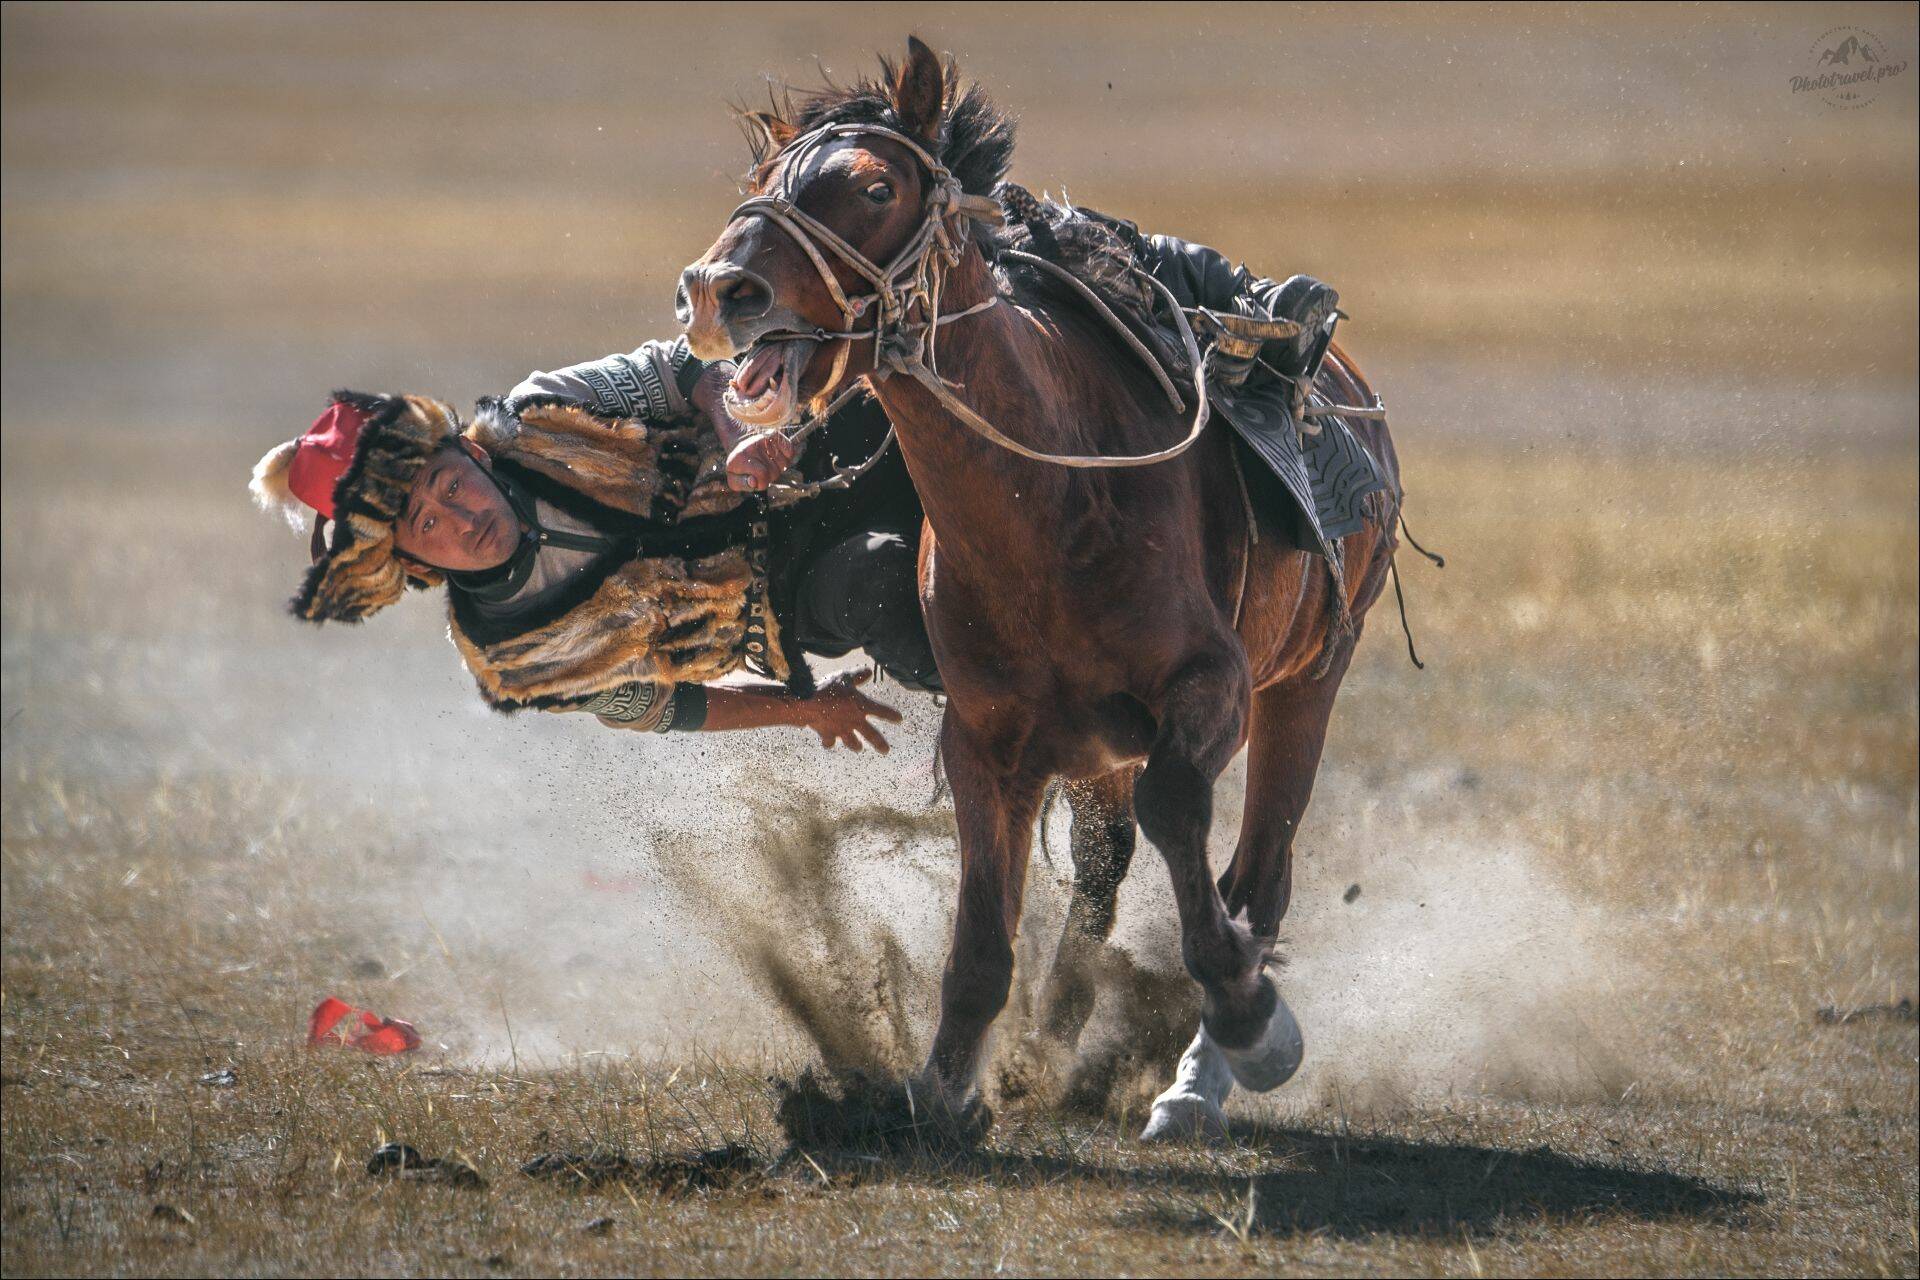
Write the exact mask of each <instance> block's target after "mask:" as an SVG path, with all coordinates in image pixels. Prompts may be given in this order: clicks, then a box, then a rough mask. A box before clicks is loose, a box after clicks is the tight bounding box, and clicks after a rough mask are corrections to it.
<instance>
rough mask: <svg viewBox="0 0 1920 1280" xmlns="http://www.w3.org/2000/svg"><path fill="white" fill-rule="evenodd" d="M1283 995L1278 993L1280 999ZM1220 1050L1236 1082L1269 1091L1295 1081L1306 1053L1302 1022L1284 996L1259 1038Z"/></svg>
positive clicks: (1275, 1007)
mask: <svg viewBox="0 0 1920 1280" xmlns="http://www.w3.org/2000/svg"><path fill="white" fill-rule="evenodd" d="M1279 994H1280V993H1279V992H1278V991H1277V990H1276V991H1275V992H1274V995H1275V997H1276V998H1278V997H1279ZM1219 1049H1220V1056H1221V1057H1223V1058H1225V1059H1226V1060H1227V1070H1229V1071H1231V1072H1232V1073H1233V1082H1234V1083H1235V1084H1237V1085H1239V1086H1240V1087H1241V1088H1242V1089H1246V1090H1249V1091H1250V1092H1253V1093H1267V1092H1269V1091H1270V1090H1273V1089H1278V1088H1279V1087H1280V1086H1281V1085H1283V1084H1285V1083H1286V1082H1287V1081H1289V1080H1291V1079H1292V1078H1293V1073H1294V1072H1296V1071H1298V1070H1299V1069H1300V1059H1301V1058H1302V1057H1303V1056H1305V1054H1306V1045H1305V1043H1304V1042H1303V1041H1302V1040H1301V1038H1300V1024H1299V1023H1298V1022H1295V1021H1294V1018H1293V1010H1291V1009H1289V1008H1287V1002H1286V1001H1285V1000H1284V999H1280V1000H1279V1001H1278V1003H1276V1004H1275V1005H1274V1006H1273V1016H1272V1017H1271V1018H1268V1019H1267V1026H1266V1029H1265V1030H1264V1031H1262V1032H1261V1033H1260V1038H1259V1039H1258V1040H1255V1041H1254V1042H1253V1043H1252V1044H1250V1045H1248V1046H1247V1047H1246V1048H1244V1049H1229V1048H1227V1047H1226V1046H1225V1045H1221V1046H1219Z"/></svg>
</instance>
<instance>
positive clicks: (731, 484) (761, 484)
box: [727, 431, 797, 493]
mask: <svg viewBox="0 0 1920 1280" xmlns="http://www.w3.org/2000/svg"><path fill="white" fill-rule="evenodd" d="M796 452H797V450H795V449H794V447H793V441H791V440H789V439H787V437H786V436H785V435H783V434H781V433H780V432H778V431H768V432H765V433H763V434H761V435H757V436H751V437H749V438H747V439H745V440H742V441H741V442H740V443H739V444H737V445H735V446H734V447H733V452H731V453H729V454H728V455H727V488H729V489H732V490H733V491H734V492H735V493H760V492H762V491H763V490H765V489H766V488H767V486H768V485H770V484H772V483H773V482H774V481H775V480H778V479H779V478H780V476H781V475H782V473H784V472H785V471H786V469H787V468H788V467H790V466H792V465H793V459H794V455H795V453H796Z"/></svg>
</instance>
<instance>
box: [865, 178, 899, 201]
mask: <svg viewBox="0 0 1920 1280" xmlns="http://www.w3.org/2000/svg"><path fill="white" fill-rule="evenodd" d="M866 196H867V199H869V200H871V201H873V202H874V203H875V204H885V203H886V202H887V201H889V200H891V199H893V184H892V183H890V182H876V183H874V184H873V185H872V186H870V187H868V188H867V190H866Z"/></svg>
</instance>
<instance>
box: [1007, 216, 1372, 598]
mask: <svg viewBox="0 0 1920 1280" xmlns="http://www.w3.org/2000/svg"><path fill="white" fill-rule="evenodd" d="M999 194H1000V197H1001V202H1002V203H1003V204H1004V205H1005V206H1006V207H1007V209H1008V211H1009V212H1010V213H1011V214H1013V219H1012V220H1011V225H1010V227H1009V229H1008V232H1007V233H1006V241H1005V244H1006V247H1007V248H1011V249H1014V250H1015V251H1016V252H1015V254H1014V255H1013V256H1014V258H1016V259H1018V258H1022V257H1031V258H1039V259H1042V260H1043V261H1044V262H1048V263H1052V264H1054V265H1056V266H1057V267H1059V268H1062V269H1064V270H1065V271H1066V272H1068V273H1070V274H1071V275H1072V276H1074V277H1075V278H1076V279H1077V280H1079V281H1080V282H1081V283H1082V284H1084V285H1085V286H1086V287H1087V288H1088V289H1091V290H1092V291H1093V292H1094V293H1096V294H1098V295H1099V297H1100V299H1101V301H1103V302H1104V304H1105V305H1106V307H1107V308H1108V309H1109V310H1110V311H1111V312H1112V314H1113V316H1114V317H1115V318H1117V319H1118V320H1119V321H1121V322H1122V323H1123V324H1124V325H1125V326H1126V328H1127V329H1128V331H1129V332H1131V334H1132V335H1133V337H1134V338H1135V339H1137V340H1138V343H1139V345H1140V346H1141V347H1143V348H1145V350H1146V352H1148V353H1150V355H1151V358H1152V359H1153V360H1154V361H1155V362H1157V363H1158V364H1159V366H1160V370H1161V374H1162V377H1161V381H1162V383H1163V384H1170V385H1171V386H1173V387H1175V388H1180V389H1182V390H1184V391H1185V393H1186V397H1187V398H1188V399H1189V401H1190V400H1191V396H1192V390H1191V388H1192V387H1193V367H1192V363H1191V361H1190V359H1189V357H1188V352H1187V345H1186V342H1185V340H1184V338H1183V336H1182V334H1181V324H1180V320H1179V318H1178V317H1175V316H1173V315H1171V314H1170V313H1169V305H1170V303H1169V296H1168V295H1167V294H1166V293H1165V292H1164V291H1163V290H1162V289H1160V288H1156V287H1155V286H1154V283H1153V280H1152V278H1151V277H1150V275H1149V272H1148V271H1147V269H1146V268H1145V267H1144V266H1143V265H1142V259H1143V258H1144V257H1146V256H1147V255H1144V254H1142V253H1141V252H1140V248H1141V236H1140V232H1139V229H1138V228H1137V227H1136V226H1135V225H1134V224H1133V223H1131V222H1127V221H1125V220H1123V219H1119V218H1115V217H1112V216H1110V215H1108V214H1103V213H1100V212H1098V211H1097V210H1093V209H1087V208H1083V207H1080V206H1076V205H1072V204H1053V203H1051V202H1043V201H1040V200H1037V199H1035V198H1034V197H1033V196H1032V195H1031V194H1030V193H1028V192H1027V191H1025V190H1024V189H1022V188H1019V187H1015V186H1014V185H1013V184H1011V183H1008V184H1005V185H1003V186H1002V187H1001V189H1000V192H999ZM1003 269H1008V270H1018V269H1019V263H1018V262H1014V263H1008V264H1003ZM1174 283H1176V284H1177V282H1174ZM1185 310H1186V311H1187V314H1188V316H1189V317H1190V320H1189V323H1190V325H1191V328H1192V332H1193V334H1194V336H1195V338H1197V339H1200V340H1201V341H1202V342H1203V343H1205V344H1206V346H1205V348H1203V349H1204V350H1206V351H1207V353H1208V354H1207V355H1206V357H1205V359H1206V363H1207V365H1208V368H1209V372H1210V375H1213V376H1210V377H1209V379H1208V382H1207V402H1208V407H1209V411H1210V413H1217V414H1218V415H1219V416H1220V417H1221V418H1224V419H1225V420H1226V421H1227V423H1228V424H1229V425H1230V426H1231V427H1232V428H1233V430H1234V434H1235V435H1236V437H1237V438H1238V443H1239V449H1238V450H1237V454H1238V457H1239V459H1240V462H1241V465H1242V467H1243V468H1249V469H1251V470H1253V471H1256V472H1257V473H1259V475H1260V477H1262V478H1264V477H1265V476H1271V477H1272V478H1273V479H1274V480H1277V481H1278V482H1279V484H1278V485H1277V486H1276V485H1274V484H1271V483H1258V482H1255V483H1250V484H1249V485H1248V494H1249V498H1250V500H1251V501H1253V502H1254V504H1255V506H1256V507H1257V508H1259V514H1261V515H1263V516H1265V517H1266V520H1267V523H1268V524H1269V525H1270V526H1272V527H1273V528H1274V529H1275V530H1277V531H1278V532H1279V533H1280V534H1281V535H1282V536H1283V537H1284V538H1285V539H1286V540H1288V541H1289V542H1291V543H1292V544H1293V545H1294V546H1295V547H1297V548H1298V549H1299V550H1303V551H1308V552H1313V553H1315V554H1318V555H1322V556H1325V557H1327V558H1328V560H1329V561H1334V562H1337V561H1338V558H1339V548H1338V543H1339V540H1340V539H1342V538H1344V537H1346V536H1347V535H1348V534H1351V533H1355V532H1358V531H1359V530H1360V528H1361V527H1362V526H1363V525H1364V524H1365V522H1366V518H1367V513H1366V509H1365V506H1364V500H1365V498H1366V497H1367V496H1368V495H1369V494H1371V493H1374V492H1376V491H1379V490H1381V489H1384V488H1386V482H1385V480H1383V479H1382V478H1381V475H1380V469H1379V467H1378V465H1377V464H1376V463H1375V461H1374V458H1373V456H1372V455H1371V454H1369V453H1368V452H1367V450H1366V448H1365V446H1364V445H1362V444H1361V443H1360V440H1359V439H1358V437H1356V436H1355V435H1354V433H1353V430H1352V428H1351V427H1350V425H1349V424H1348V423H1347V422H1346V421H1344V420H1343V419H1342V417H1341V416H1339V415H1337V414H1333V413H1330V412H1327V410H1328V409H1329V407H1331V406H1335V405H1337V404H1338V396H1339V386H1338V383H1337V382H1336V381H1335V380H1334V379H1333V377H1332V376H1331V374H1330V373H1329V372H1327V371H1325V370H1323V369H1321V368H1320V358H1319V357H1321V356H1323V355H1324V354H1325V350H1326V343H1327V341H1328V340H1329V338H1330V336H1331V330H1330V329H1329V330H1328V331H1327V332H1326V333H1324V334H1323V335H1322V336H1321V338H1320V339H1319V341H1318V342H1317V344H1316V346H1317V350H1316V351H1315V352H1314V358H1313V359H1312V360H1311V361H1310V364H1309V372H1308V373H1307V374H1306V376H1304V377H1303V378H1301V379H1300V380H1299V381H1297V382H1296V381H1295V380H1292V379H1288V378H1285V377H1283V376H1281V375H1280V374H1279V373H1278V371H1275V370H1272V369H1270V368H1269V367H1268V366H1266V365H1265V364H1264V363H1263V362H1262V361H1261V360H1260V358H1259V356H1260V351H1261V349H1262V348H1263V347H1264V346H1265V345H1266V344H1267V343H1268V342H1272V341H1277V340H1287V339H1292V338H1295V337H1297V336H1298V335H1299V333H1300V327H1299V325H1298V324H1296V323H1295V322H1293V321H1292V320H1285V319H1276V318H1274V317H1271V316H1266V315H1261V314H1256V312H1257V310H1258V308H1257V307H1256V306H1255V305H1253V303H1252V300H1251V299H1246V298H1239V299H1236V310H1235V311H1233V312H1221V311H1213V310H1207V309H1205V308H1198V307H1195V308H1186V309H1185ZM1228 369H1231V370H1235V371H1237V372H1239V373H1241V375H1242V377H1241V379H1240V380H1238V381H1237V382H1236V381H1230V380H1229V379H1227V378H1222V377H1220V376H1217V374H1218V372H1219V371H1222V370H1228ZM1189 407H1190V408H1191V407H1192V406H1191V405H1189ZM1249 478H1250V479H1253V477H1249ZM1276 489H1277V493H1276Z"/></svg>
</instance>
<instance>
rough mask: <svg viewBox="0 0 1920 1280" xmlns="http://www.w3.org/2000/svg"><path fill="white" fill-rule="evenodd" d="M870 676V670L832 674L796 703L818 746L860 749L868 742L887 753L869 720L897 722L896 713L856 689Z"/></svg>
mask: <svg viewBox="0 0 1920 1280" xmlns="http://www.w3.org/2000/svg"><path fill="white" fill-rule="evenodd" d="M870 679H872V673H871V672H866V671H860V672H854V673H850V674H847V675H842V676H836V677H834V678H833V679H832V680H830V681H828V682H827V683H826V684H825V685H824V686H822V687H821V689H820V691H819V692H818V693H816V694H814V695H813V697H812V698H810V699H808V700H807V701H805V702H803V703H801V704H800V708H801V713H802V715H804V716H805V722H806V726H807V727H808V728H809V729H812V730H813V731H814V732H815V733H817V734H819V735H820V745H821V746H823V747H825V748H826V749H827V750H829V751H831V750H833V748H834V747H836V746H842V745H844V746H845V747H846V748H847V750H849V751H864V750H865V749H866V748H867V746H868V745H871V746H872V747H873V749H874V750H875V751H878V752H879V753H880V754H881V755H885V754H887V751H888V749H889V744H888V742H887V739H886V737H885V735H883V734H882V733H881V732H880V730H879V729H878V728H876V727H875V726H874V725H873V724H872V723H871V722H872V721H873V720H885V721H886V722H888V723H889V724H899V723H900V713H899V712H898V711H895V710H894V709H893V708H892V707H890V706H888V705H887V704H886V703H884V702H875V701H874V700H873V699H872V698H869V697H868V696H867V695H866V694H864V693H861V692H860V686H861V685H863V684H865V683H866V682H867V681H868V680H870Z"/></svg>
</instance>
